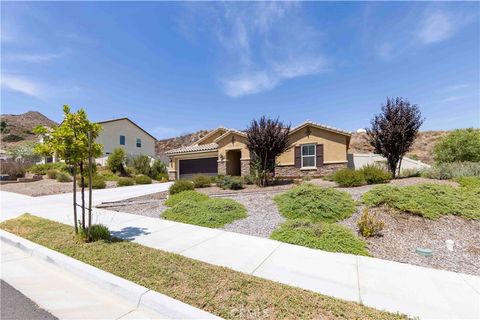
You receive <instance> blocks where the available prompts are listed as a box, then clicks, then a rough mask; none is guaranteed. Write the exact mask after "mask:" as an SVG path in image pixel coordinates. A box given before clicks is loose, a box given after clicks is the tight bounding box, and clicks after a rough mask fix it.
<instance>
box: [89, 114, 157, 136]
mask: <svg viewBox="0 0 480 320" xmlns="http://www.w3.org/2000/svg"><path fill="white" fill-rule="evenodd" d="M124 120H126V121H128V122H130V123H131V124H133V125H134V126H135V127H137V128H138V129H140V130H141V131H143V132H145V133H146V134H147V135H148V136H149V137H151V138H152V139H153V140H155V141H157V138H155V137H154V136H152V135H151V134H150V133H148V131H147V130H145V129H143V128H142V127H140V126H139V125H138V124H136V123H135V122H133V121H132V120H130V119H129V118H127V117H124V118H118V119H111V120H105V121H98V122H97V123H98V124H104V123H109V122H116V121H124Z"/></svg>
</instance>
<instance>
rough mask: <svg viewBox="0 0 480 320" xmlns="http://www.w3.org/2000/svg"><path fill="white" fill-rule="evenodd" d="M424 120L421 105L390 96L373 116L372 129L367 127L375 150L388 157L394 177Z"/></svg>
mask: <svg viewBox="0 0 480 320" xmlns="http://www.w3.org/2000/svg"><path fill="white" fill-rule="evenodd" d="M423 121H424V119H423V118H422V114H421V112H420V109H419V108H418V106H417V105H415V104H410V102H409V101H408V100H407V99H403V98H396V99H390V98H387V103H386V104H385V105H382V112H381V113H380V114H377V115H375V117H374V118H373V119H372V121H371V128H369V129H367V135H368V140H369V143H370V145H372V147H374V148H375V153H379V154H381V155H383V156H384V157H385V158H387V166H388V170H389V171H390V172H391V173H392V176H393V177H394V178H395V177H396V176H397V169H398V171H400V166H401V164H402V158H403V156H404V155H405V154H406V153H407V152H408V150H410V148H411V146H412V144H413V142H414V141H415V138H416V136H417V133H418V130H419V129H420V126H421V125H422V123H423Z"/></svg>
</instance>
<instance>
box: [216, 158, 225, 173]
mask: <svg viewBox="0 0 480 320" xmlns="http://www.w3.org/2000/svg"><path fill="white" fill-rule="evenodd" d="M218 174H223V175H226V174H227V160H218Z"/></svg>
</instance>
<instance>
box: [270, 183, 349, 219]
mask: <svg viewBox="0 0 480 320" xmlns="http://www.w3.org/2000/svg"><path fill="white" fill-rule="evenodd" d="M274 201H275V203H276V204H277V206H278V210H279V211H280V213H281V214H282V215H283V216H285V217H286V218H288V219H310V220H312V221H324V222H335V221H339V220H343V219H346V218H348V217H349V216H351V215H352V213H353V212H354V211H355V203H354V202H353V200H352V197H351V196H350V195H349V194H348V193H346V192H342V191H337V190H335V189H333V188H320V187H317V186H314V185H312V184H309V183H304V184H302V185H300V186H297V187H294V188H292V189H290V190H288V191H286V192H284V193H282V194H279V195H277V196H275V197H274Z"/></svg>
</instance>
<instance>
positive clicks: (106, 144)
mask: <svg viewBox="0 0 480 320" xmlns="http://www.w3.org/2000/svg"><path fill="white" fill-rule="evenodd" d="M101 125H102V127H103V130H102V131H101V132H100V135H99V137H98V138H97V139H96V140H95V141H96V142H98V143H101V144H102V145H103V153H104V156H106V155H108V154H110V153H112V151H113V149H115V148H122V149H124V150H125V152H126V153H127V154H131V155H142V154H146V155H149V156H151V157H154V156H155V139H153V138H152V137H150V136H149V135H148V134H146V133H145V132H143V131H142V130H140V129H139V128H137V126H135V125H133V124H132V123H131V122H130V121H128V120H125V119H121V120H118V121H112V122H106V123H101ZM120 135H123V136H125V145H124V146H123V145H120ZM137 138H140V139H141V141H142V146H141V147H140V148H137V145H136V144H137Z"/></svg>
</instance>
